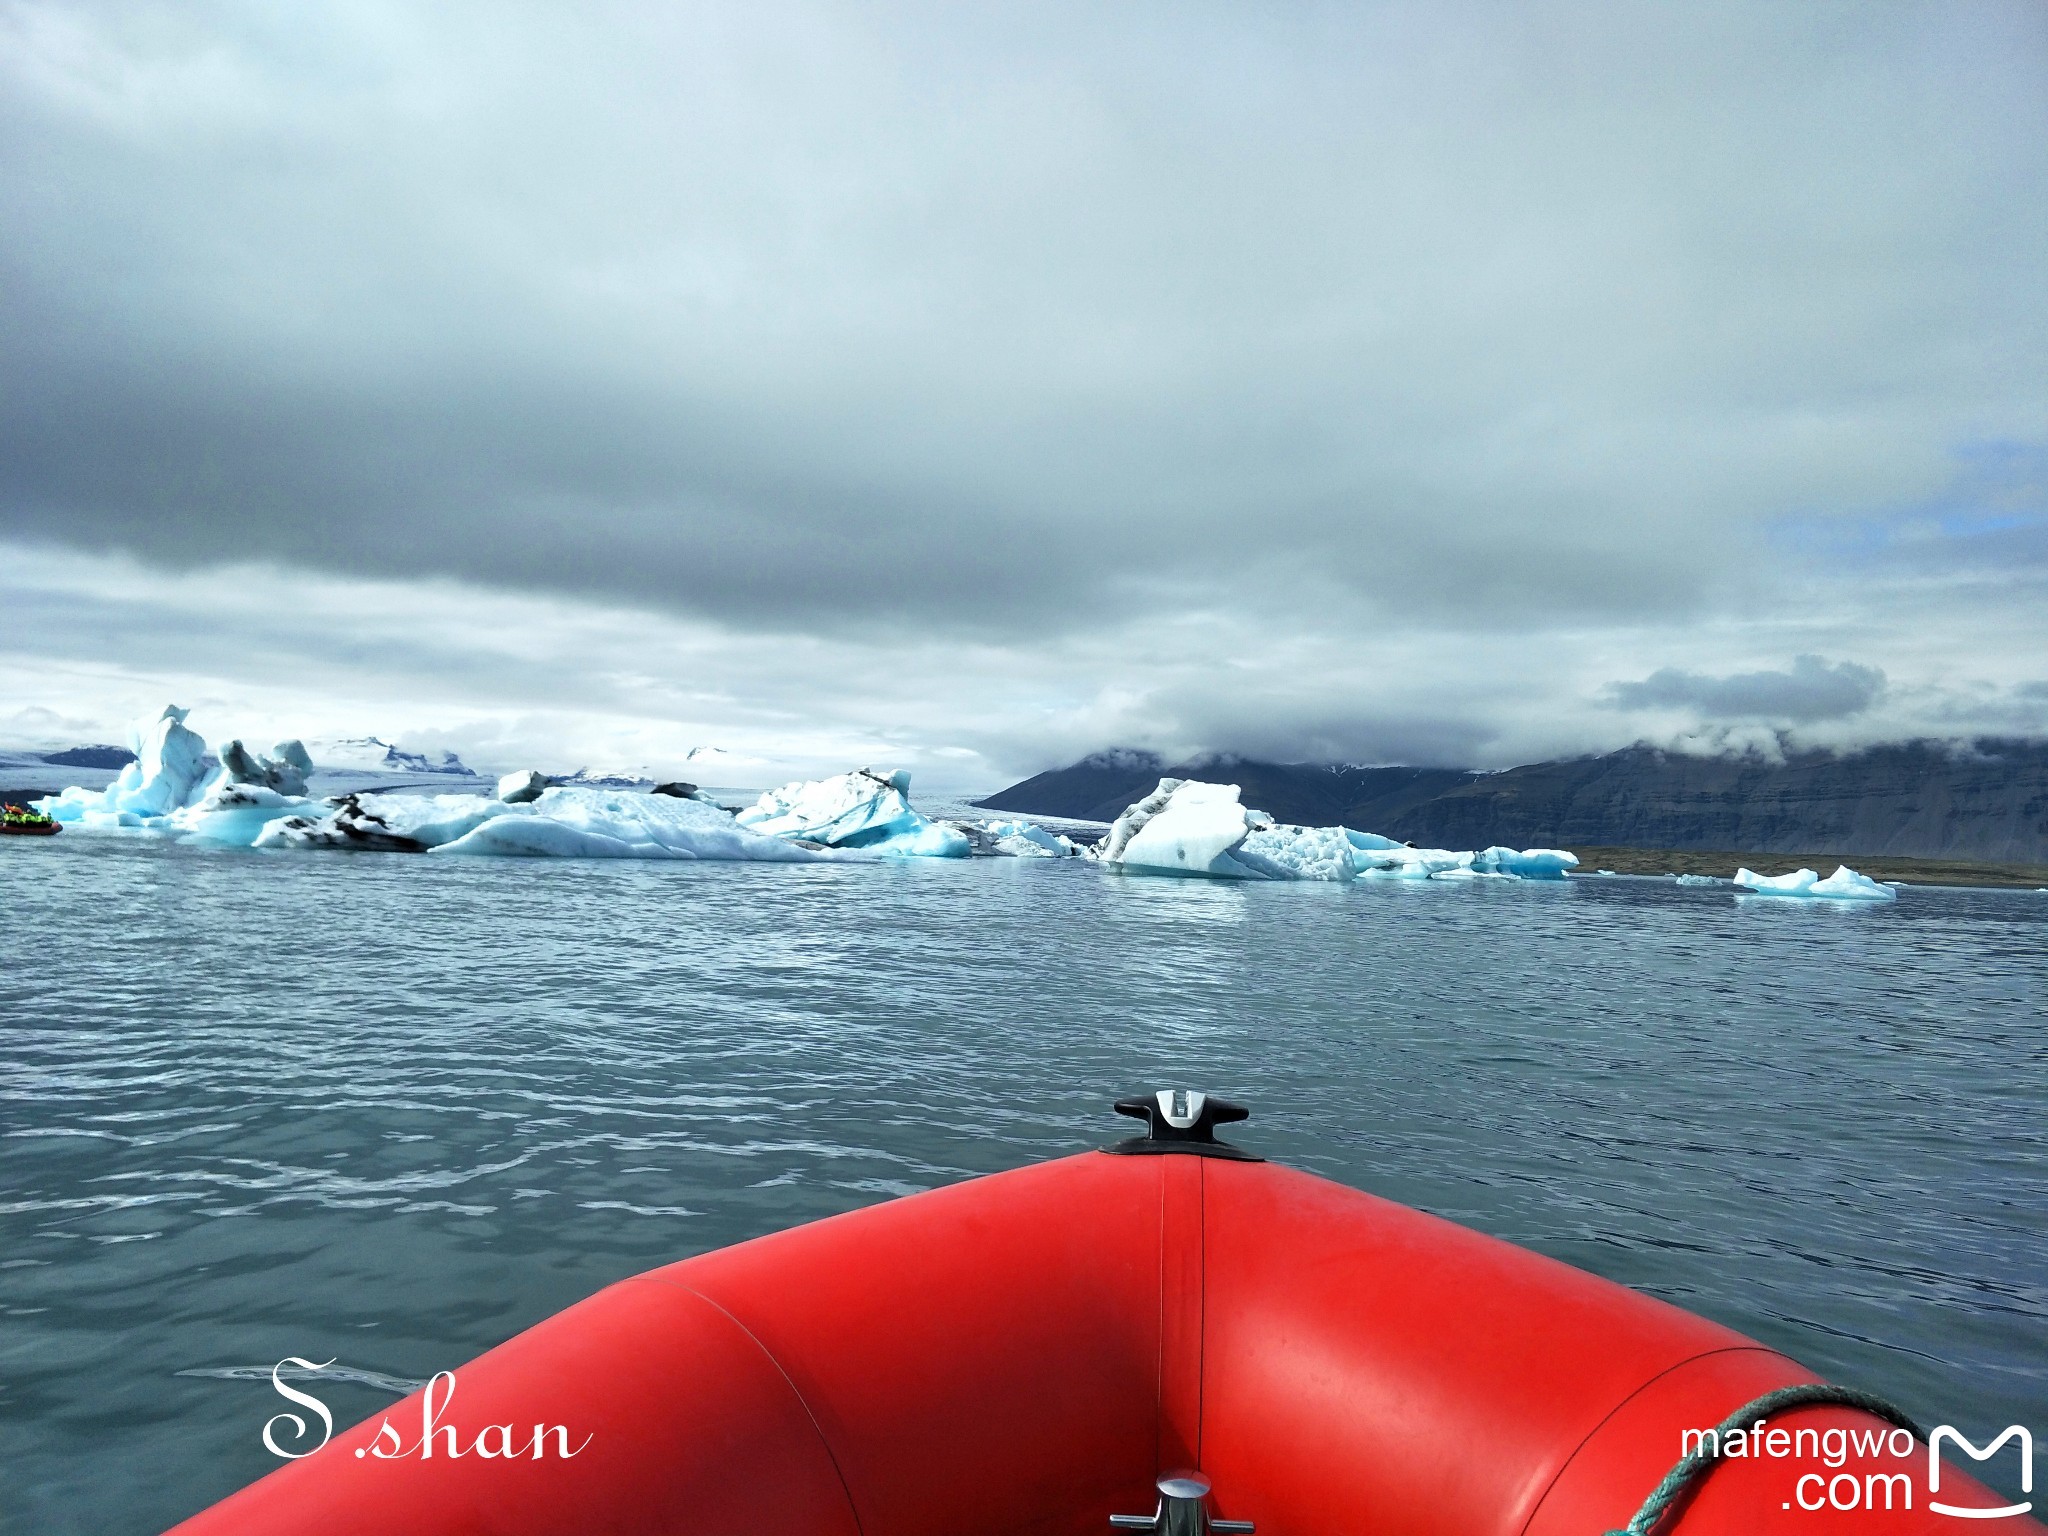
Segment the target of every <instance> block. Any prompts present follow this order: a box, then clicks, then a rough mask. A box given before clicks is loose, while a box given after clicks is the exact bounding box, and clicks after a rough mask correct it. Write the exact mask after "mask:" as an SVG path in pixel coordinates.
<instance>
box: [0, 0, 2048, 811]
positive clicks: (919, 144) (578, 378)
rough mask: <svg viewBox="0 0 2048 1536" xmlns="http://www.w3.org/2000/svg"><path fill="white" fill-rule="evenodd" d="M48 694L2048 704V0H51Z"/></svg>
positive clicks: (752, 712)
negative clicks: (1117, 0)
mask: <svg viewBox="0 0 2048 1536" xmlns="http://www.w3.org/2000/svg"><path fill="white" fill-rule="evenodd" d="M0 348H4V372H0V663H4V665H5V668H6V671H5V674H4V675H5V677H6V679H7V681H6V683H5V685H4V686H0V738H4V739H5V740H7V741H10V742H15V743H26V742H29V741H31V740H36V741H40V740H49V741H56V740H73V739H78V738H80V737H84V738H87V739H107V738H110V737H115V736H118V733H119V728H120V723H121V721H123V720H124V719H125V718H127V717H128V716H130V715H132V714H134V713H136V712H138V711H142V710H148V711H149V712H151V713H154V712H155V709H156V707H158V706H159V705H160V704H161V703H162V702H164V701H166V700H175V701H176V702H179V703H182V704H186V705H190V706H193V707H194V716H193V721H192V723H193V724H194V725H195V726H196V727H198V728H200V729H201V730H202V731H204V732H206V733H207V734H208V735H209V736H212V737H215V738H218V737H220V736H224V735H227V734H233V733H238V732H247V733H249V734H252V735H256V736H259V737H261V738H263V739H266V740H267V739H269V738H271V737H273V736H276V735H281V734H305V735H308V736H318V735H338V734H354V733H358V732H377V733H380V734H383V735H385V736H387V737H404V738H405V739H406V740H407V741H408V742H410V743H412V744H417V745H451V746H455V747H457V748H458V749H460V750H463V751H464V752H465V753H466V754H468V755H473V756H477V757H481V758H483V759H485V760H487V761H490V762H493V763H501V764H502V763H509V762H513V761H520V762H524V761H538V762H540V763H541V765H542V766H545V767H569V766H574V765H575V764H576V763H578V762H593V763H621V764H623V763H644V764H647V765H650V766H654V767H657V768H670V767H673V766H674V764H675V763H676V760H677V759H678V758H679V757H680V755H681V754H682V753H683V752H685V751H687V750H688V749H689V748H690V747H692V746H717V747H719V748H721V749H722V750H723V751H725V752H726V753H728V754H731V758H732V761H733V762H735V763H737V764H740V765H741V767H740V768H737V769H735V773H736V774H737V775H739V776H742V777H750V778H757V779H766V778H772V777H775V776H778V775H780V774H782V773H785V772H798V771H803V772H810V771H823V770H828V769H838V768H843V767H847V766H852V765H853V764H854V763H857V762H869V761H874V762H878V763H886V764H888V765H895V764H904V765H908V766H911V767H912V768H914V769H915V770H916V771H917V773H918V774H919V775H920V778H921V780H922V781H923V782H925V783H927V784H928V785H932V786H935V787H953V786H959V787H970V786H982V787H993V786H994V785H997V784H1000V783H1003V782H1007V781H1008V780H1009V779H1011V778H1014V777H1018V776H1021V775H1022V774H1024V773H1028V772H1031V771H1034V770H1036V769H1039V768H1042V767H1045V766H1048V765H1050V764H1053V763H1056V762H1061V761H1066V760H1069V759H1071V758H1073V757H1075V756H1077V755H1079V754H1081V753H1083V752H1086V751H1089V750H1092V749H1095V748H1099V747H1106V746H1111V745H1133V746H1144V747H1152V748H1155V749H1157V750H1160V751H1163V752H1166V753H1168V754H1169V755H1178V754H1180V753H1183V752H1188V751H1193V750H1200V749H1210V750H1235V751H1240V752H1246V753H1254V754H1260V755H1269V756H1280V757H1287V758H1317V759H1349V760H1359V761H1382V762H1384V761H1421V762H1432V763H1446V764H1458V765H1470V766H1482V767H1497V766H1505V765H1507V764H1510V763H1513V762H1518V761H1528V760H1531V759H1535V758H1540V757H1545V756H1550V755H1555V754H1558V753H1563V752H1575V751H1586V750H1598V749H1605V748H1609V747H1613V746H1618V745H1622V744H1625V743H1627V742H1629V741H1633V740H1637V739H1650V740H1656V741H1660V742H1679V743H1686V744H1691V745H1693V746H1696V747H1701V748H1710V747H1717V746H1728V745H1734V746H1738V747H1739V746H1743V745H1745V744H1751V743H1758V742H1771V741H1774V740H1776V739H1778V737H1779V735H1780V733H1783V732H1791V733H1792V736H1791V739H1792V740H1794V741H1811V742H1820V743H1828V744H1844V745H1853V744H1855V743H1858V742H1865V741H1871V740H1879V739H1886V738H1896V737H1900V736H1906V735H1919V734H1935V735H1943V736H1967V735H1969V734H1971V733H1975V732H2002V733H2024V734H2031V735H2040V734H2044V733H2048V8H2044V7H2043V6H2042V5H2040V4H2038V3H2034V0H2026V3H2014V4H2009V5H2001V4H1996V3H1977V0H1970V3H1963V4H1957V3H1955V0H1941V3H1938V4H1930V5H1925V6H1915V5H1885V4H1871V3H1865V0H1858V3H1856V4H1851V5H1839V6H1836V5H1827V4H1816V3H1804V0H1801V3H1796V4H1795V3H1774V4H1771V5H1768V6H1760V7H1750V6H1745V5H1739V4H1715V5H1712V6H1707V7H1699V6H1681V5H1676V4H1673V5H1652V4H1641V3H1629V4H1623V5H1613V6H1600V5H1580V4H1566V5H1541V4H1532V5H1512V6H1510V5H1492V4H1489V5H1474V6H1461V5H1458V4H1455V3H1445V0H1429V3H1426V4H1416V5H1405V6H1404V5H1394V6H1371V5H1363V4H1349V5H1333V6H1327V7H1326V6H1314V5H1301V6H1262V7H1251V6H1243V5H1216V6H1202V5H1198V4H1192V3H1185V0H1182V3H1175V4H1172V5H1160V6H1146V5H1108V6H1105V5H1100V4H1090V5H1079V6H1074V7H1072V8H1065V7H1060V6H1057V5H1050V4H1044V3H1034V4H1030V5H1020V6H1016V7H1013V8H1012V7H1003V6H997V5H990V4H975V5H957V6H952V7H937V6H933V7H918V6H891V5H877V4H862V5H857V6H856V5H851V4H848V5H841V6H827V7H807V6H802V5H794V4H791V5H774V6H762V5H759V4H743V5H733V6H730V7H721V6H687V7H686V6H678V5H670V4H661V5H628V4H616V5H600V4H594V5H587V6H530V7H528V6H518V5H511V4H506V3H503V0H493V3H490V4H481V5H475V6H463V5H456V4H437V5H432V6H422V5H417V4H407V5H393V6H382V5H372V4H348V5H335V6H327V7H320V6H312V5H308V6H296V5H294V6H278V5H275V4H271V3H263V4H250V5H235V4H206V3H198V0H177V3H175V4H166V5H162V6H152V5H148V4H123V5H109V6H104V7H101V6H94V5H90V4H80V3H77V0H65V3H62V4H47V5H46V4H0Z"/></svg>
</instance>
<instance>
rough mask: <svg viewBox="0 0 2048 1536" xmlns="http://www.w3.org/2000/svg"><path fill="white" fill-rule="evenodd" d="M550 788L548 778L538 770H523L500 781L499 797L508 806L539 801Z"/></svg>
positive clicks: (507, 775) (509, 774)
mask: <svg viewBox="0 0 2048 1536" xmlns="http://www.w3.org/2000/svg"><path fill="white" fill-rule="evenodd" d="M547 787H548V776H547V775H546V774H544V773H542V772H541V771H540V770H539V769H537V768H522V769H520V770H519V771H518V772H517V773H508V774H506V775H505V776H504V777H503V778H502V779H500V780H498V788H497V796H498V798H499V799H500V800H502V801H504V802H505V803H506V804H507V805H521V804H524V803H525V802H526V801H528V800H538V799H539V798H540V797H541V794H542V792H543V791H545V790H546V789H547Z"/></svg>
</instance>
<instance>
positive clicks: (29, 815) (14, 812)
mask: <svg viewBox="0 0 2048 1536" xmlns="http://www.w3.org/2000/svg"><path fill="white" fill-rule="evenodd" d="M57 830H58V823H57V822H55V821H53V820H52V819H51V818H50V817H48V816H45V815H43V814H42V813H41V812H40V811H31V810H29V809H28V808H27V807H26V806H20V805H6V806H0V836H4V837H49V836H52V835H53V834H54V833H55V832H56V831H57Z"/></svg>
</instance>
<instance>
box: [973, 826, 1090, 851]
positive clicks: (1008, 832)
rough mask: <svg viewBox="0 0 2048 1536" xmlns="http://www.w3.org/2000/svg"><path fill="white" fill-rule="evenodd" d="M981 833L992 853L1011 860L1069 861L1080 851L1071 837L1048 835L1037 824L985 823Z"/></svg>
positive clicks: (1052, 833)
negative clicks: (1004, 855) (1007, 856)
mask: <svg viewBox="0 0 2048 1536" xmlns="http://www.w3.org/2000/svg"><path fill="white" fill-rule="evenodd" d="M981 832H982V835H983V836H984V837H985V838H987V839H988V841H989V845H990V846H991V848H992V849H993V850H994V851H995V852H997V853H1001V854H1007V855H1009V856H1010V857H1011V858H1013V859H1071V858H1073V857H1075V856H1076V855H1078V854H1079V853H1080V851H1081V850H1080V849H1079V848H1078V847H1076V846H1075V845H1074V842H1073V840H1072V839H1071V838H1067V837H1062V836H1061V835H1060V834H1059V833H1057V832H1048V831H1046V830H1045V828H1043V827H1041V826H1039V825H1038V824H1037V823H1036V822H1030V821H985V822H983V823H982V825H981Z"/></svg>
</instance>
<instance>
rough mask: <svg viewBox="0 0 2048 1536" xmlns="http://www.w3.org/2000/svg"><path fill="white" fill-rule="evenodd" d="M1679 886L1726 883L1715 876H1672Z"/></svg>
mask: <svg viewBox="0 0 2048 1536" xmlns="http://www.w3.org/2000/svg"><path fill="white" fill-rule="evenodd" d="M1671 878H1672V879H1673V880H1674V881H1676V882H1677V883H1678V884H1680V885H1725V884H1727V882H1726V881H1725V880H1722V879H1721V878H1720V877H1719V876H1717V875H1673V876H1672V877H1671Z"/></svg>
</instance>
